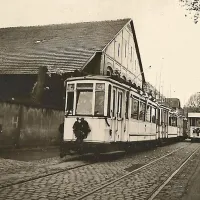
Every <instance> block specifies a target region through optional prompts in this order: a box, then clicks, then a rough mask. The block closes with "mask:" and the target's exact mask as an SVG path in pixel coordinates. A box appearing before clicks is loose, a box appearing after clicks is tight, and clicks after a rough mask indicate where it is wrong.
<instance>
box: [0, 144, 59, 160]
mask: <svg viewBox="0 0 200 200" xmlns="http://www.w3.org/2000/svg"><path fill="white" fill-rule="evenodd" d="M56 156H59V147H58V146H50V147H38V148H22V149H14V148H12V149H11V148H10V149H0V157H1V158H5V159H12V160H21V161H33V160H41V159H46V158H52V157H56Z"/></svg>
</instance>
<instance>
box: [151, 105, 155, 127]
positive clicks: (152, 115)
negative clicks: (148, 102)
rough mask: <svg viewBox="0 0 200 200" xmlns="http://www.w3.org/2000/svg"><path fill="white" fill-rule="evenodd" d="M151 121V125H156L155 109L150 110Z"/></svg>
mask: <svg viewBox="0 0 200 200" xmlns="http://www.w3.org/2000/svg"><path fill="white" fill-rule="evenodd" d="M151 121H152V123H156V108H152V111H151Z"/></svg>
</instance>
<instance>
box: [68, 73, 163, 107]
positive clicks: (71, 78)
mask: <svg viewBox="0 0 200 200" xmlns="http://www.w3.org/2000/svg"><path fill="white" fill-rule="evenodd" d="M80 80H81V81H84V80H97V81H99V80H100V81H109V82H111V83H113V84H116V85H118V86H121V87H123V88H125V89H128V90H129V89H130V88H131V89H132V90H133V91H134V92H137V90H136V89H135V88H133V87H130V86H129V85H126V84H124V83H120V82H118V81H116V80H114V79H112V78H111V77H110V76H100V75H87V76H79V77H70V78H67V79H66V80H65V84H66V82H67V81H80ZM138 95H139V96H140V97H141V99H145V97H144V96H142V95H141V94H138ZM150 102H151V104H153V105H154V106H158V105H159V104H158V103H157V102H154V101H151V100H150Z"/></svg>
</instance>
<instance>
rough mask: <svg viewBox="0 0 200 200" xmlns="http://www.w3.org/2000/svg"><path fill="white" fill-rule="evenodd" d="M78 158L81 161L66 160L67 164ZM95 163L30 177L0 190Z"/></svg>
mask: <svg viewBox="0 0 200 200" xmlns="http://www.w3.org/2000/svg"><path fill="white" fill-rule="evenodd" d="M78 158H79V159H80V157H77V158H73V159H68V160H65V162H70V161H75V160H78ZM94 163H96V162H95V161H93V162H90V163H84V164H81V165H77V166H74V167H68V168H66V169H59V170H57V171H55V172H49V173H45V174H44V173H43V174H41V175H36V176H35V177H30V178H27V179H25V180H20V181H16V182H15V183H8V184H4V185H0V189H3V188H7V187H11V186H14V185H17V184H22V183H26V182H30V181H34V180H37V179H40V178H45V177H48V176H53V175H56V174H59V173H62V172H66V171H69V170H74V169H78V168H81V167H84V166H89V165H92V164H94ZM59 164H61V163H59Z"/></svg>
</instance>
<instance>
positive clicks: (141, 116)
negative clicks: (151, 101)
mask: <svg viewBox="0 0 200 200" xmlns="http://www.w3.org/2000/svg"><path fill="white" fill-rule="evenodd" d="M144 117H145V103H143V102H140V114H139V120H143V121H144Z"/></svg>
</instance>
